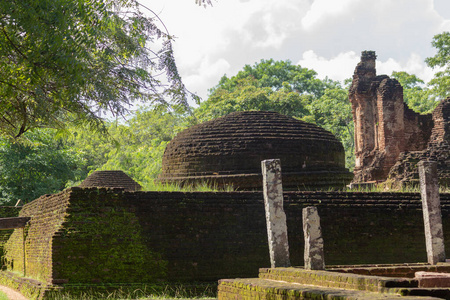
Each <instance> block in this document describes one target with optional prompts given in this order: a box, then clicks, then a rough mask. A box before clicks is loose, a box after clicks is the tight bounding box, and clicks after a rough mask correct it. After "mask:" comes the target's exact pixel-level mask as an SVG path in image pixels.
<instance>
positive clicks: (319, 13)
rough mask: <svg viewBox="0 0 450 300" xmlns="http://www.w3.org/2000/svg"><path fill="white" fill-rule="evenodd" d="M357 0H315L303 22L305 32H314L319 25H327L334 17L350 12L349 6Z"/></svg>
mask: <svg viewBox="0 0 450 300" xmlns="http://www.w3.org/2000/svg"><path fill="white" fill-rule="evenodd" d="M352 2H355V0H340V1H336V0H315V1H313V3H312V5H311V7H310V9H309V11H308V13H307V14H306V16H305V17H304V18H303V19H302V20H301V23H302V25H303V28H304V29H305V30H312V29H313V28H314V26H315V25H316V24H318V23H326V22H327V20H328V19H329V18H330V17H332V16H337V15H340V14H342V13H344V12H345V11H348V8H349V5H350V4H352Z"/></svg>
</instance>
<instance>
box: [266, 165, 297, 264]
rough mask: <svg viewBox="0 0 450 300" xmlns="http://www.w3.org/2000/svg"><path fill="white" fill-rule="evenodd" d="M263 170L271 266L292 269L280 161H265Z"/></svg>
mask: <svg viewBox="0 0 450 300" xmlns="http://www.w3.org/2000/svg"><path fill="white" fill-rule="evenodd" d="M261 169H262V175H263V191H264V207H265V210H266V223H267V236H268V240H269V254H270V264H271V266H272V268H277V267H290V266H291V263H290V260H289V244H288V235H287V226H286V214H285V213H284V209H283V186H282V182H281V165H280V160H279V159H269V160H263V161H262V162H261Z"/></svg>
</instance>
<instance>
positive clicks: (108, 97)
mask: <svg viewBox="0 0 450 300" xmlns="http://www.w3.org/2000/svg"><path fill="white" fill-rule="evenodd" d="M208 2H209V1H208V0H206V1H205V0H201V1H197V3H199V4H207V3H208ZM142 8H143V7H142V6H140V5H139V3H138V2H137V1H136V0H120V1H117V0H77V1H69V0H21V1H0V134H7V135H9V136H12V137H20V136H21V135H23V134H24V133H25V132H27V131H29V130H30V129H33V128H40V127H57V128H60V127H64V125H65V122H68V121H69V120H70V121H71V122H84V123H87V124H90V125H94V126H93V128H102V126H101V125H102V124H103V122H102V119H101V117H100V116H99V111H106V110H107V111H110V112H112V113H113V114H115V115H120V114H123V113H124V112H126V110H127V107H128V105H129V104H130V103H132V102H133V101H134V100H136V99H139V100H144V101H145V100H149V101H160V102H166V99H171V101H173V103H178V104H180V103H181V104H183V105H185V106H186V107H188V103H187V97H188V95H189V93H188V92H187V91H186V89H185V87H184V85H183V83H182V82H181V78H180V76H179V74H178V71H177V68H176V65H175V62H174V59H173V51H172V44H171V41H172V36H170V35H169V34H168V33H167V31H163V30H160V29H159V27H161V26H162V25H161V24H160V23H157V21H158V20H159V19H158V17H157V16H156V15H155V17H154V18H149V17H146V16H145V14H144V13H142V11H141V9H142ZM158 26H159V27H158ZM161 72H164V73H165V74H166V75H167V76H166V82H164V83H162V82H161V81H160V80H159V79H158V77H157V76H158V74H159V73H161ZM167 83H168V86H166V85H167ZM194 97H195V96H194Z"/></svg>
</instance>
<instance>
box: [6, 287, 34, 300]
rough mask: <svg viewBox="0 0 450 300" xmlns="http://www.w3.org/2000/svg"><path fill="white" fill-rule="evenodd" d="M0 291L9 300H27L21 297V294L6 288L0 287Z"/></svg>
mask: <svg viewBox="0 0 450 300" xmlns="http://www.w3.org/2000/svg"><path fill="white" fill-rule="evenodd" d="M0 291H2V292H3V293H5V294H6V295H7V296H8V298H9V299H10V300H28V298H27V297H25V296H24V295H22V294H21V293H19V292H17V291H15V290H13V289H11V288H9V287H6V286H1V285H0Z"/></svg>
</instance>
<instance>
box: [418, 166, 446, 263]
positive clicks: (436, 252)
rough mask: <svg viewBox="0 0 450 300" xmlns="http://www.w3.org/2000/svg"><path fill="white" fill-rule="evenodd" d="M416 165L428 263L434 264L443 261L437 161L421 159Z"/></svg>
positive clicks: (442, 233) (443, 251)
mask: <svg viewBox="0 0 450 300" xmlns="http://www.w3.org/2000/svg"><path fill="white" fill-rule="evenodd" d="M418 167H419V177H420V194H421V196H422V210H423V222H424V226H425V242H426V247H427V257H428V263H430V264H432V265H435V264H437V263H438V262H443V261H445V248H444V232H443V229H442V215H441V203H440V199H439V185H438V177H437V163H436V162H434V161H421V162H419V163H418Z"/></svg>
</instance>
